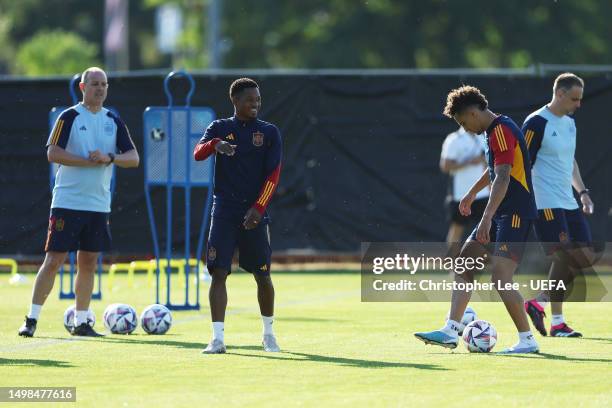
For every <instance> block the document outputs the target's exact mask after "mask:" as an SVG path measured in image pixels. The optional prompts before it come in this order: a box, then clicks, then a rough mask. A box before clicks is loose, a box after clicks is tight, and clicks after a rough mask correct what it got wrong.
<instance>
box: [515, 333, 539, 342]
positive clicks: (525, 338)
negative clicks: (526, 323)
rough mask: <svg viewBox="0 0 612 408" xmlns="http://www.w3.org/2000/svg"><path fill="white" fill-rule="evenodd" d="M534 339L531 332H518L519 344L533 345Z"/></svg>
mask: <svg viewBox="0 0 612 408" xmlns="http://www.w3.org/2000/svg"><path fill="white" fill-rule="evenodd" d="M535 342H536V341H535V338H534V337H533V334H532V333H531V330H529V331H526V332H519V344H533V343H535Z"/></svg>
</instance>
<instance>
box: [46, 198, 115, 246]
mask: <svg viewBox="0 0 612 408" xmlns="http://www.w3.org/2000/svg"><path fill="white" fill-rule="evenodd" d="M110 248H111V233H110V221H109V213H103V212H96V211H81V210H69V209H66V208H52V209H51V215H50V216H49V229H48V232H47V242H46V243H45V252H49V251H55V252H71V251H76V250H83V251H89V252H103V251H108V250H109V249H110Z"/></svg>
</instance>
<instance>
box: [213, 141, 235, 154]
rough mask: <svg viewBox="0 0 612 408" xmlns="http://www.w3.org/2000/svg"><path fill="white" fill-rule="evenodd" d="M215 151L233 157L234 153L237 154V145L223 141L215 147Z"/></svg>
mask: <svg viewBox="0 0 612 408" xmlns="http://www.w3.org/2000/svg"><path fill="white" fill-rule="evenodd" d="M215 150H216V151H217V152H218V153H221V154H225V155H226V156H233V155H234V153H236V145H233V144H229V143H228V142H226V141H225V140H222V141H220V142H219V143H217V144H216V145H215Z"/></svg>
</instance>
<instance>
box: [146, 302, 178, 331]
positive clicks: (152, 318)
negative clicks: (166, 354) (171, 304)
mask: <svg viewBox="0 0 612 408" xmlns="http://www.w3.org/2000/svg"><path fill="white" fill-rule="evenodd" d="M140 325H141V326H142V328H143V330H144V331H146V332H147V333H149V334H165V333H166V332H167V331H168V330H169V329H170V327H171V326H172V314H171V313H170V310H168V308H167V307H166V306H164V305H160V304H154V305H150V306H147V307H146V309H145V310H143V312H142V314H141V315H140Z"/></svg>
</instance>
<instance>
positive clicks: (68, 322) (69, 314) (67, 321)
mask: <svg viewBox="0 0 612 408" xmlns="http://www.w3.org/2000/svg"><path fill="white" fill-rule="evenodd" d="M75 315H76V305H71V306H69V307H68V309H66V311H65V312H64V327H65V328H66V330H68V333H72V329H73V328H74V318H75ZM87 324H88V325H90V326H91V327H94V326H95V325H96V315H95V314H94V312H93V310H91V309H89V310H87Z"/></svg>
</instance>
